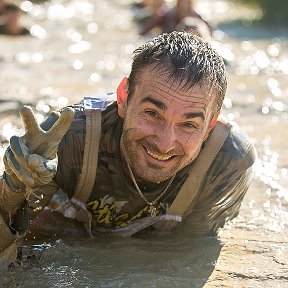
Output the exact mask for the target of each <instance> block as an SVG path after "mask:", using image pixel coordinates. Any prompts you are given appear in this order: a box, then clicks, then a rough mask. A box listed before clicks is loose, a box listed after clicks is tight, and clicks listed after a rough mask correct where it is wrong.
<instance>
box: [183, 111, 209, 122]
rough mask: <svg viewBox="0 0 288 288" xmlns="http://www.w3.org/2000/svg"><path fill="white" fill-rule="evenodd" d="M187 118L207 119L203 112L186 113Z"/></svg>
mask: <svg viewBox="0 0 288 288" xmlns="http://www.w3.org/2000/svg"><path fill="white" fill-rule="evenodd" d="M184 117H185V119H192V118H202V120H203V121H204V120H205V115H204V113H202V112H189V113H185V114H184Z"/></svg>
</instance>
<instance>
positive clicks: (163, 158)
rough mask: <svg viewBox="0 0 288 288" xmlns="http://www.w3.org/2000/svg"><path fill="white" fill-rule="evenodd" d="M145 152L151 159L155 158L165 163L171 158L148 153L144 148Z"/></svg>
mask: <svg viewBox="0 0 288 288" xmlns="http://www.w3.org/2000/svg"><path fill="white" fill-rule="evenodd" d="M146 151H147V153H148V154H149V155H150V156H152V157H153V158H155V159H157V160H159V161H166V160H168V159H170V158H171V157H172V156H160V155H157V154H154V153H152V152H151V151H149V150H148V149H147V148H146Z"/></svg>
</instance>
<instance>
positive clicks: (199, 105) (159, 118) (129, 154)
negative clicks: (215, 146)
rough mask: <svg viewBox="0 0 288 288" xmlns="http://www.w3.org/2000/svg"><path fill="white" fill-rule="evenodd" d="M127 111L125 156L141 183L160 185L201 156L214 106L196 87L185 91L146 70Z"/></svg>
mask: <svg viewBox="0 0 288 288" xmlns="http://www.w3.org/2000/svg"><path fill="white" fill-rule="evenodd" d="M141 78H142V79H141V80H140V81H139V82H138V83H137V84H136V87H135V93H134V95H132V96H131V100H130V101H129V103H128V105H127V106H126V109H125V116H124V126H123V133H122V142H123V144H124V145H123V146H124V150H125V151H124V153H125V155H126V158H127V160H128V161H129V164H130V165H131V167H132V170H133V172H134V173H135V175H136V176H137V177H138V178H141V179H143V180H146V181H151V182H155V183H159V182H162V181H165V180H167V179H168V178H170V177H172V176H173V175H174V174H175V173H176V172H177V171H179V170H180V169H181V168H183V167H184V166H185V165H187V164H188V163H191V161H193V160H194V159H195V157H196V156H197V155H198V153H199V151H200V148H201V145H202V143H203V141H204V140H205V137H206V136H207V134H208V126H209V122H210V121H209V120H210V119H211V113H212V106H213V103H211V101H210V100H209V99H214V97H212V98H211V97H209V95H208V94H206V93H204V92H203V91H202V89H200V87H199V86H198V85H196V86H195V87H192V88H190V89H189V90H187V89H185V88H184V89H183V88H182V89H181V88H180V85H179V83H178V82H176V81H171V80H170V81H167V76H165V75H164V76H163V73H162V75H161V73H156V71H151V70H150V69H148V68H147V69H145V71H144V72H143V74H142V75H141Z"/></svg>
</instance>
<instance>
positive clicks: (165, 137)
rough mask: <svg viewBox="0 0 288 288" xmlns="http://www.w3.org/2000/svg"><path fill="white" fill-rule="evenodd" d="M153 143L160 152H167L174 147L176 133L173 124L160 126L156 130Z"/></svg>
mask: <svg viewBox="0 0 288 288" xmlns="http://www.w3.org/2000/svg"><path fill="white" fill-rule="evenodd" d="M154 143H155V145H156V146H157V148H158V150H159V152H160V153H161V154H163V155H164V154H169V152H170V151H173V150H174V149H175V148H176V134H175V130H174V126H173V125H171V124H170V125H169V124H167V125H165V126H164V127H163V126H161V127H160V128H159V129H158V131H157V132H156V139H155V142H154Z"/></svg>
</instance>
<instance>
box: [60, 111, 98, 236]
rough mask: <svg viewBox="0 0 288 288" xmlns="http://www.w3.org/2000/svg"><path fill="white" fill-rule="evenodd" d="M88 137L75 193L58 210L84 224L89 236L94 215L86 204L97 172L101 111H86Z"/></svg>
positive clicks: (86, 137)
mask: <svg viewBox="0 0 288 288" xmlns="http://www.w3.org/2000/svg"><path fill="white" fill-rule="evenodd" d="M85 114H86V136H85V146H84V156H83V164H82V171H81V174H80V175H79V179H78V182H77V186H76V190H75V193H74V195H73V197H72V199H70V200H69V201H67V202H66V203H64V204H63V205H62V206H60V207H59V208H57V211H58V212H60V213H62V214H63V215H64V216H65V217H69V218H72V219H76V220H78V221H79V222H82V223H83V224H84V227H85V229H86V231H87V232H88V234H89V235H90V236H91V237H92V234H91V222H92V215H91V213H90V212H89V211H88V210H87V208H86V206H85V203H86V201H87V200H88V199H89V197H90V194H91V191H92V188H93V185H94V182H95V178H96V170H97V162H98V150H99V143H100V138H101V110H100V109H85Z"/></svg>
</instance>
